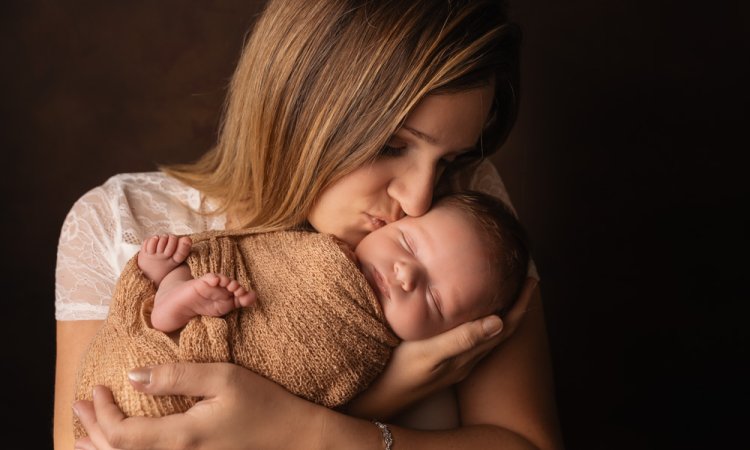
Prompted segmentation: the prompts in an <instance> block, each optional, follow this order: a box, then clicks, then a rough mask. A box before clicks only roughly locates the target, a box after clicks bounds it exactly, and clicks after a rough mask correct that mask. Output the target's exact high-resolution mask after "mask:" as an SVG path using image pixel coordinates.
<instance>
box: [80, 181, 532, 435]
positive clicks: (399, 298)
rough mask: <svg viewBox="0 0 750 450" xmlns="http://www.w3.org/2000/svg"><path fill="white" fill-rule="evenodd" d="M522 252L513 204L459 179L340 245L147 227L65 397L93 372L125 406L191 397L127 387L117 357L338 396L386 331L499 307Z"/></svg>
mask: <svg viewBox="0 0 750 450" xmlns="http://www.w3.org/2000/svg"><path fill="white" fill-rule="evenodd" d="M528 258H529V256H528V249H527V244H526V239H525V234H524V232H523V230H522V228H521V226H520V225H519V223H518V222H517V220H516V219H515V217H514V216H513V215H512V213H510V212H509V211H508V210H507V209H506V208H505V206H504V205H503V204H502V203H501V202H500V201H499V200H495V199H494V198H492V197H489V196H487V195H484V194H479V193H471V192H467V193H462V194H452V195H449V196H446V197H443V198H442V199H440V200H439V201H437V203H436V204H435V206H434V207H433V208H432V209H431V210H430V211H429V212H428V213H426V214H425V215H423V216H420V217H406V218H404V219H401V220H399V221H397V222H393V223H390V224H387V225H385V226H383V227H382V228H379V229H377V230H375V231H373V232H371V233H370V234H369V235H367V236H366V237H365V238H364V239H363V240H362V241H361V242H360V243H359V245H358V246H357V247H356V248H355V249H354V251H353V252H352V251H351V250H350V249H348V248H347V247H346V246H345V244H343V243H341V242H340V241H338V240H337V239H335V238H334V237H332V236H328V235H323V234H319V233H312V232H304V231H282V232H273V233H259V234H253V233H251V232H247V231H229V232H212V233H208V234H204V235H196V236H193V239H192V240H191V239H190V238H187V237H181V238H177V237H175V236H161V237H152V238H150V239H147V240H146V241H145V242H144V244H143V246H142V249H141V251H140V252H139V254H138V255H137V256H136V257H135V258H134V259H133V260H131V261H130V262H129V263H128V265H126V267H125V270H124V271H123V274H122V275H121V276H120V279H119V280H118V284H117V287H116V289H115V294H114V295H113V300H112V304H111V306H110V313H109V316H108V317H107V320H106V321H105V323H104V325H103V326H102V329H100V331H99V333H98V334H97V336H96V337H95V338H94V341H93V342H92V345H91V347H90V348H89V350H88V352H87V354H86V355H84V358H83V360H82V363H81V367H80V369H79V377H78V386H77V393H76V399H89V396H90V393H91V388H92V387H93V386H94V385H95V384H103V385H106V386H107V387H109V388H110V389H112V391H113V394H114V396H115V400H116V401H117V403H118V405H119V406H120V407H121V409H122V410H123V412H124V413H125V414H126V415H128V416H134V415H146V416H157V415H165V414H171V413H175V412H182V411H185V410H187V409H188V408H190V406H192V405H193V404H194V403H195V402H196V401H197V400H198V399H194V398H188V397H181V396H164V397H151V396H147V395H145V394H142V393H139V392H137V391H135V390H134V389H132V387H131V386H130V384H129V383H128V380H127V378H126V377H125V373H126V370H127V369H128V368H131V367H136V366H144V365H151V364H163V363H167V362H175V361H195V362H220V361H223V362H233V363H236V364H240V365H243V366H245V367H247V368H249V369H251V370H253V371H255V372H258V373H260V374H261V375H263V376H265V377H267V378H270V379H272V380H274V381H276V382H278V383H279V384H281V385H283V386H284V387H286V388H287V389H288V390H290V391H291V392H293V393H295V394H297V395H300V396H302V397H304V398H307V399H309V400H312V401H315V402H318V403H320V404H323V405H326V406H329V407H335V406H339V405H342V404H344V403H346V402H347V401H348V400H350V399H351V398H352V397H354V396H355V395H356V394H358V393H359V392H361V391H362V390H364V389H365V388H366V387H367V385H369V383H370V382H371V381H372V380H373V379H374V378H375V377H376V376H377V375H378V374H379V373H380V372H381V371H382V370H383V368H384V367H385V364H386V362H387V360H388V358H389V357H390V353H391V350H392V348H393V347H395V346H396V345H397V344H398V342H399V338H400V339H402V340H414V339H423V338H426V337H429V336H433V335H435V334H438V333H441V332H443V331H446V330H448V329H450V328H453V327H455V326H457V325H459V324H461V323H464V322H466V321H470V320H473V319H477V318H480V317H483V316H486V315H488V314H492V313H497V314H500V315H502V314H503V311H504V310H505V309H507V308H508V307H510V306H511V304H512V302H513V301H514V300H515V298H516V297H517V295H518V293H519V291H520V288H521V285H522V282H523V279H524V278H525V276H526V272H527V266H528ZM245 286H247V288H246V287H245ZM248 288H249V289H248ZM256 296H257V300H258V301H257V302H256V301H255V299H256ZM249 305H250V307H245V306H249ZM167 334H169V336H168V335H167ZM76 433H77V435H78V436H81V435H82V434H83V429H82V428H81V427H80V426H79V424H76Z"/></svg>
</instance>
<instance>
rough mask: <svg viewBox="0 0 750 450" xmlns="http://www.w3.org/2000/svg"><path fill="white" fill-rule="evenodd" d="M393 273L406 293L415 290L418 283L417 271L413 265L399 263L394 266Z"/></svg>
mask: <svg viewBox="0 0 750 450" xmlns="http://www.w3.org/2000/svg"><path fill="white" fill-rule="evenodd" d="M393 273H394V276H395V277H396V281H397V282H398V283H399V284H400V285H401V289H403V290H404V291H406V292H411V291H413V290H414V288H415V287H416V281H417V271H416V268H415V267H414V266H413V265H412V264H409V263H407V262H403V261H397V262H396V263H395V264H393Z"/></svg>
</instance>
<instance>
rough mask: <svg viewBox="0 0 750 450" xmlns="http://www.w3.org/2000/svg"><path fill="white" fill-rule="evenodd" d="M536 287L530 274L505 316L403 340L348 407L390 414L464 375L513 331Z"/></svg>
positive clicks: (361, 413)
mask: <svg viewBox="0 0 750 450" xmlns="http://www.w3.org/2000/svg"><path fill="white" fill-rule="evenodd" d="M536 286H537V280H536V279H534V278H527V279H526V282H525V283H524V287H523V290H522V291H521V294H520V296H519V298H518V301H517V302H516V304H515V305H514V306H513V308H512V309H511V310H510V311H509V312H508V314H507V315H506V317H505V320H504V321H503V320H500V318H499V317H497V316H494V315H493V316H488V317H484V318H482V319H478V320H475V321H473V322H468V323H465V324H463V325H460V326H458V327H456V328H453V329H452V330H449V331H446V332H445V333H442V334H440V335H438V336H434V337H431V338H429V339H423V340H420V341H408V342H403V343H401V344H400V345H399V346H398V347H396V349H394V351H393V355H392V356H391V359H390V360H389V361H388V365H387V366H386V369H385V371H384V372H383V373H382V374H381V375H380V376H379V377H378V378H377V379H376V380H375V381H374V382H373V384H372V385H370V387H369V388H367V390H366V391H364V392H363V393H362V394H360V395H359V396H358V397H356V398H355V399H353V400H352V401H351V402H349V404H348V405H347V406H346V412H348V413H350V414H353V415H355V416H358V417H363V418H379V419H387V418H389V417H391V416H393V415H394V414H396V413H398V412H399V411H401V410H402V409H403V408H405V407H407V406H409V405H410V404H412V403H413V402H415V401H417V400H420V399H422V398H425V397H426V396H427V395H430V394H432V393H434V392H436V391H438V390H439V389H442V388H445V387H447V386H450V385H453V384H455V383H458V382H459V381H461V380H463V379H464V378H465V377H466V376H467V375H468V374H469V373H470V372H471V370H472V368H473V367H474V365H476V363H477V362H479V360H481V359H482V358H483V357H484V356H485V355H486V354H487V353H489V351H490V350H492V349H493V348H495V347H496V346H497V345H498V344H500V343H501V342H503V341H504V340H506V339H507V338H508V337H510V336H511V335H512V334H513V332H514V331H515V330H516V328H517V327H518V325H519V324H520V323H521V320H522V319H523V317H524V315H525V314H526V311H527V309H528V306H529V302H530V301H531V298H532V296H533V294H534V291H535V290H536Z"/></svg>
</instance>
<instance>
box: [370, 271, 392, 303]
mask: <svg viewBox="0 0 750 450" xmlns="http://www.w3.org/2000/svg"><path fill="white" fill-rule="evenodd" d="M371 271H372V278H373V279H374V280H375V284H376V285H377V286H378V290H379V291H380V293H381V294H382V295H383V297H385V298H387V299H388V300H390V299H391V292H390V290H389V289H388V284H387V283H386V282H385V279H384V278H383V275H380V272H378V269H376V268H375V266H371Z"/></svg>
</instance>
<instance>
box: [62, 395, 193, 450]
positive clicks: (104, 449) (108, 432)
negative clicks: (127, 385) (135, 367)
mask: <svg viewBox="0 0 750 450" xmlns="http://www.w3.org/2000/svg"><path fill="white" fill-rule="evenodd" d="M75 411H76V414H77V415H78V417H79V419H80V421H81V424H82V425H83V427H84V428H85V429H86V433H87V434H88V437H85V438H82V439H79V440H78V441H76V447H75V448H76V449H81V450H116V449H128V450H140V449H173V448H174V449H176V448H185V447H186V444H187V440H188V439H189V438H188V437H187V436H186V434H185V433H179V430H182V429H184V426H185V424H184V423H182V424H181V425H182V428H180V427H179V425H180V423H176V422H178V421H180V418H182V417H184V416H183V415H181V414H176V415H173V416H166V417H161V418H150V417H130V418H126V417H125V415H124V414H123V413H122V411H121V410H120V408H119V407H118V406H117V405H116V404H115V402H114V398H113V397H112V392H111V391H110V390H109V389H107V388H105V387H103V386H96V387H94V401H93V402H89V401H85V400H83V401H79V402H76V404H75ZM175 425H177V426H175Z"/></svg>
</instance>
